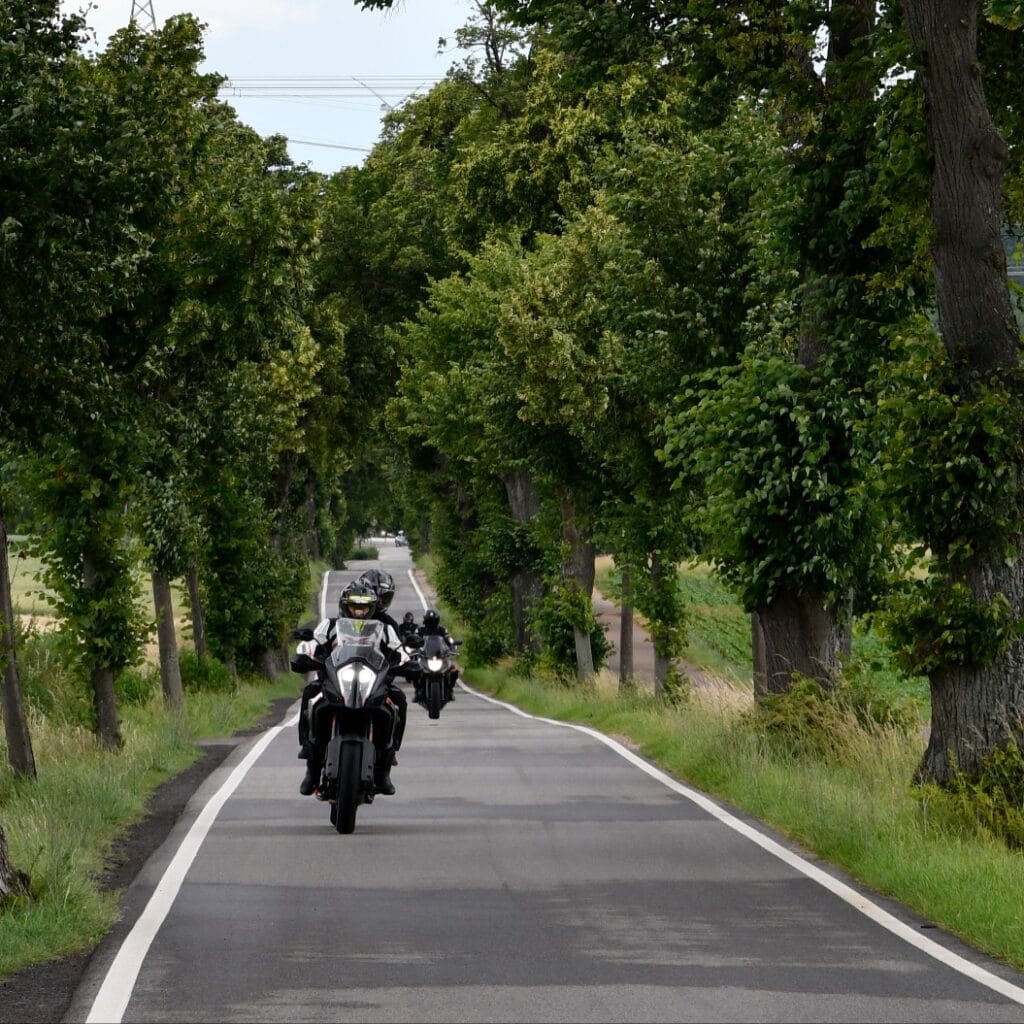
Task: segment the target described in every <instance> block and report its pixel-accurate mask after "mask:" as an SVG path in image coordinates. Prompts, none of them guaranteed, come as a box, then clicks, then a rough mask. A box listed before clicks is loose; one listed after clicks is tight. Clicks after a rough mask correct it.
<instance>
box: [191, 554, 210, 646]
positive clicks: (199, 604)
mask: <svg viewBox="0 0 1024 1024" xmlns="http://www.w3.org/2000/svg"><path fill="white" fill-rule="evenodd" d="M188 603H189V608H190V610H191V612H192V643H193V646H194V647H195V651H196V657H197V658H205V657H206V623H205V621H204V619H203V597H202V594H200V592H199V571H198V569H196V563H195V562H194V561H193V562H189V566H188Z"/></svg>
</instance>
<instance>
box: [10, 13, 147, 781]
mask: <svg viewBox="0 0 1024 1024" xmlns="http://www.w3.org/2000/svg"><path fill="white" fill-rule="evenodd" d="M84 36H85V28H84V22H83V20H82V18H81V17H80V16H73V17H69V18H63V17H61V16H60V14H59V11H58V5H57V3H56V2H55V0H53V2H50V0H15V2H13V3H10V4H6V5H5V6H4V8H3V10H2V12H0V62H2V65H0V105H2V107H3V109H4V110H5V111H7V112H8V114H7V115H6V116H5V117H4V119H3V123H2V125H0V147H2V149H3V152H4V175H3V180H2V184H0V258H2V260H3V273H2V274H0V349H2V351H3V353H4V372H3V373H2V374H0V427H2V429H3V430H4V434H5V436H6V437H8V438H12V439H13V441H14V444H15V446H16V450H17V452H18V454H19V455H22V454H25V453H30V452H32V451H40V450H42V451H45V450H46V449H47V447H48V442H47V440H46V438H45V437H44V435H45V433H46V429H45V428H46V427H48V426H52V427H54V428H55V429H56V431H57V433H58V434H59V433H61V432H62V431H63V432H67V431H68V423H67V419H66V418H65V414H66V413H68V412H69V411H73V410H76V409H78V410H79V411H80V409H81V405H80V403H81V402H82V401H83V398H84V395H83V388H82V382H83V381H90V380H92V379H93V375H92V374H91V373H90V368H91V367H94V366H95V364H94V362H93V358H94V357H95V355H96V352H97V349H98V344H97V340H96V335H95V331H94V327H95V324H96V323H97V321H98V320H99V319H100V318H101V317H102V316H103V314H104V313H105V312H106V311H107V310H109V308H110V306H111V305H112V304H113V303H115V302H116V301H118V300H119V299H120V298H121V297H123V296H124V295H126V294H127V293H130V291H131V289H132V275H133V273H134V270H135V268H136V267H137V266H138V264H139V263H140V262H141V260H142V259H143V258H144V252H145V245H146V240H145V239H144V238H142V237H141V236H140V235H139V234H138V233H137V232H136V231H135V229H134V227H133V225H132V223H131V217H130V213H129V205H128V204H129V202H130V199H128V196H130V191H128V184H129V182H130V180H131V168H130V167H129V166H128V165H127V164H126V163H125V160H124V159H123V158H124V152H123V148H122V144H121V140H122V138H123V137H124V136H123V134H122V131H123V128H124V125H123V124H120V123H118V124H116V125H114V124H113V123H112V121H111V118H110V117H109V114H110V108H111V105H112V99H113V97H112V93H111V90H110V89H109V88H108V87H107V85H106V83H105V82H104V81H103V80H101V78H100V77H99V76H98V74H97V71H96V68H95V66H94V64H92V63H91V62H89V61H86V60H85V59H84V58H82V57H81V56H80V55H79V54H78V52H77V51H78V47H79V45H80V43H81V42H82V41H83V40H84ZM130 134H131V133H130V132H129V133H128V135H130ZM126 200H127V201H126ZM101 386H102V385H101ZM40 408H47V409H51V410H54V411H55V417H56V418H55V421H54V420H49V421H46V422H45V423H42V422H41V421H40V417H39V409H40ZM41 427H42V428H43V429H41ZM0 587H2V588H3V591H4V595H5V597H4V601H3V604H4V606H5V607H6V608H9V607H10V591H9V579H8V577H7V575H6V573H4V574H2V578H0ZM8 625H9V624H8ZM7 639H8V643H9V644H10V635H9V634H8V638H7ZM9 649H10V650H11V652H12V657H11V658H8V659H5V662H6V665H5V673H6V679H7V690H6V692H7V693H8V696H10V697H11V702H12V708H11V713H10V718H9V726H10V724H11V723H13V722H16V721H17V718H18V717H19V715H18V712H17V709H16V705H17V700H16V698H15V697H14V696H13V694H14V692H15V689H16V686H15V684H16V682H17V663H16V660H15V659H14V657H13V646H12V645H11V646H10V647H9ZM9 756H13V757H16V758H18V760H19V764H18V765H16V768H18V769H19V770H22V771H26V772H29V770H30V750H26V749H25V746H24V744H21V745H18V744H15V745H12V746H10V747H9Z"/></svg>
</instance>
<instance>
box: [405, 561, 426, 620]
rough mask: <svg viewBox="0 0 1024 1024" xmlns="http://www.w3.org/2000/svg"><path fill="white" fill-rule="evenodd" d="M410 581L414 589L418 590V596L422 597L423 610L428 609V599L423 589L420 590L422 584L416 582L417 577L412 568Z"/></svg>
mask: <svg viewBox="0 0 1024 1024" xmlns="http://www.w3.org/2000/svg"><path fill="white" fill-rule="evenodd" d="M409 582H410V583H411V584H412V589H413V590H415V591H416V596H417V597H419V599H420V604H422V605H423V610H424V611H426V610H427V599H426V598H425V597H424V596H423V591H422V590H420V585H419V584H418V583H417V582H416V577H415V576H414V575H413V573H412V569H410V570H409Z"/></svg>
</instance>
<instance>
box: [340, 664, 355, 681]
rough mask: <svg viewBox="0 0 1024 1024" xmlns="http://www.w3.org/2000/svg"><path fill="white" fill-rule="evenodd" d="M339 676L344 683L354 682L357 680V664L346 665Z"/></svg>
mask: <svg viewBox="0 0 1024 1024" xmlns="http://www.w3.org/2000/svg"><path fill="white" fill-rule="evenodd" d="M338 678H339V679H341V681H342V682H343V683H354V682H355V681H356V667H355V665H346V666H345V667H344V668H343V669H342V670H341V671H340V672H339V673H338Z"/></svg>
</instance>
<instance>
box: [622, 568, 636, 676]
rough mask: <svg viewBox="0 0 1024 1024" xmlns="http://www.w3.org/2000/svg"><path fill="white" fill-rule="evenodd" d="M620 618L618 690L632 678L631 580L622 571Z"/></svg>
mask: <svg viewBox="0 0 1024 1024" xmlns="http://www.w3.org/2000/svg"><path fill="white" fill-rule="evenodd" d="M621 610H622V618H621V621H620V623H619V688H620V689H621V688H622V687H624V686H625V685H626V684H627V683H628V682H629V680H631V679H632V678H633V578H632V575H631V573H630V570H629V569H628V568H626V567H623V569H622V603H621Z"/></svg>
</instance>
